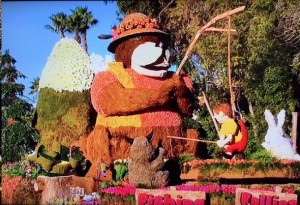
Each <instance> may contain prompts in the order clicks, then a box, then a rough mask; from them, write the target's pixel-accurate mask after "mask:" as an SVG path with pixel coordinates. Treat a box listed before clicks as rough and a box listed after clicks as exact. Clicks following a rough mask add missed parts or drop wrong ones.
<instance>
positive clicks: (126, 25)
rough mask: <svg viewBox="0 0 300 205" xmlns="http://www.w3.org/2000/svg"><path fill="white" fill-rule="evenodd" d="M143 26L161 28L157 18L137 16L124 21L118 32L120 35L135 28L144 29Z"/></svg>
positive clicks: (117, 29)
mask: <svg viewBox="0 0 300 205" xmlns="http://www.w3.org/2000/svg"><path fill="white" fill-rule="evenodd" d="M142 28H156V29H159V26H158V24H157V21H156V19H150V18H145V17H141V18H137V19H130V20H128V21H126V22H122V23H121V25H120V26H119V27H118V28H116V32H117V34H118V35H120V34H122V33H124V32H126V31H128V30H133V29H142Z"/></svg>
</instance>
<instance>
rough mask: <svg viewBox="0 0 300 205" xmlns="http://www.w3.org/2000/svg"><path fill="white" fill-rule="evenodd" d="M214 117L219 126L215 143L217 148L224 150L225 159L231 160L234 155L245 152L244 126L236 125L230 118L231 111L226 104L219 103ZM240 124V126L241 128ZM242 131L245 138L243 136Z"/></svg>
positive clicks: (246, 141)
mask: <svg viewBox="0 0 300 205" xmlns="http://www.w3.org/2000/svg"><path fill="white" fill-rule="evenodd" d="M213 112H214V117H215V119H216V120H217V121H218V122H219V123H220V124H221V129H220V131H219V137H220V139H219V140H218V141H217V145H218V146H219V147H224V148H225V157H226V158H230V159H231V158H232V157H234V155H235V154H238V153H242V154H243V152H244V151H245V149H246V146H247V144H248V136H247V130H246V127H245V124H244V123H243V122H240V123H239V124H237V123H236V122H235V120H234V119H233V116H232V109H231V106H230V105H229V104H228V103H220V104H218V105H217V106H216V107H215V108H214V109H213ZM241 123H242V126H241ZM241 128H242V129H244V130H242V131H244V132H243V134H244V133H245V134H244V135H245V136H243V134H242V131H241Z"/></svg>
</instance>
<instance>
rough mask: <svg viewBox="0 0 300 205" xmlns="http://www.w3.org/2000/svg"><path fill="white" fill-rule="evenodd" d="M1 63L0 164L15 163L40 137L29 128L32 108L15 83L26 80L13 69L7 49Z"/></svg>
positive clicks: (32, 114) (32, 115)
mask: <svg viewBox="0 0 300 205" xmlns="http://www.w3.org/2000/svg"><path fill="white" fill-rule="evenodd" d="M2 59H3V61H2V63H1V84H2V85H1V86H2V89H1V91H2V92H1V140H2V144H1V149H2V153H3V154H2V160H3V162H4V163H5V162H8V161H12V162H13V161H18V160H20V159H21V158H22V156H24V154H25V153H28V152H30V151H32V150H33V149H34V146H35V144H36V142H37V140H38V138H39V135H38V132H37V131H36V130H35V129H34V128H33V127H32V125H31V124H32V121H33V117H34V111H35V110H34V109H32V105H31V104H29V103H28V102H26V101H25V100H23V99H22V97H23V91H24V89H25V87H24V85H22V84H18V83H16V80H18V79H19V78H25V76H24V75H23V74H22V73H20V72H19V71H18V70H17V69H16V67H15V63H16V60H15V59H14V58H13V57H12V56H10V54H9V51H8V50H6V51H5V54H4V55H2Z"/></svg>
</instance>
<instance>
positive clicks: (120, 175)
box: [114, 163, 128, 181]
mask: <svg viewBox="0 0 300 205" xmlns="http://www.w3.org/2000/svg"><path fill="white" fill-rule="evenodd" d="M114 168H115V171H116V180H117V181H118V180H123V179H124V178H125V177H126V175H127V174H128V167H127V164H123V163H122V164H117V165H115V166H114Z"/></svg>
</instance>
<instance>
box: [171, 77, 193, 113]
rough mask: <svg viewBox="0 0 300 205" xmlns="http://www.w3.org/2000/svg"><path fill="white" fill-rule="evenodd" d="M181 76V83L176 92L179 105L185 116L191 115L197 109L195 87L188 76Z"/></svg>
mask: <svg viewBox="0 0 300 205" xmlns="http://www.w3.org/2000/svg"><path fill="white" fill-rule="evenodd" d="M174 75H176V74H174ZM181 78H182V80H181V84H180V86H179V87H177V91H176V92H175V96H176V101H177V105H178V108H179V110H180V112H181V113H182V114H183V115H184V116H188V117H191V116H192V114H193V111H194V109H195V97H194V94H193V92H194V88H193V85H192V82H191V80H190V78H189V77H188V76H186V75H181Z"/></svg>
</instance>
